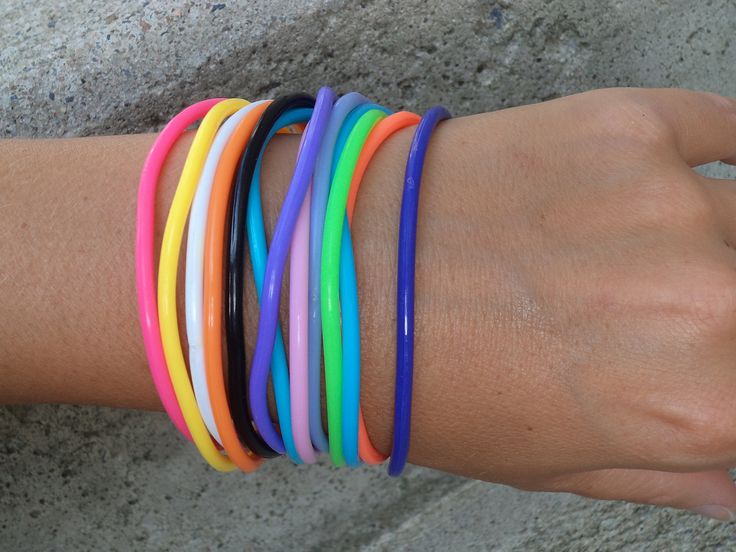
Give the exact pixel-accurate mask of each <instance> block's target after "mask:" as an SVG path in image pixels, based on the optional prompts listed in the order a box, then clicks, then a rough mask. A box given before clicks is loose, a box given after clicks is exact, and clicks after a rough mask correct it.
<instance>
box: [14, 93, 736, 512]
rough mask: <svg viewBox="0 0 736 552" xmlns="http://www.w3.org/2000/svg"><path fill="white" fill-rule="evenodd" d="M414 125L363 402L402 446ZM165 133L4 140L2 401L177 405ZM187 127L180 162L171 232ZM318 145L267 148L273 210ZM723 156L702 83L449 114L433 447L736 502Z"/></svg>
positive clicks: (434, 242)
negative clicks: (400, 401)
mask: <svg viewBox="0 0 736 552" xmlns="http://www.w3.org/2000/svg"><path fill="white" fill-rule="evenodd" d="M411 134H412V131H411V129H409V130H407V131H404V132H401V133H399V134H398V135H396V136H395V137H393V138H392V139H390V141H389V142H388V143H387V144H386V145H385V146H384V147H383V148H382V149H381V151H380V152H379V153H378V154H377V156H376V158H375V160H374V161H373V163H372V165H371V167H370V168H369V170H368V173H367V174H366V179H365V181H364V183H363V186H362V187H361V191H360V196H359V199H358V207H357V210H356V216H355V222H354V231H353V238H354V241H355V248H356V256H357V258H356V263H357V267H358V279H359V285H360V299H361V305H360V306H361V319H362V329H363V341H362V349H363V357H362V359H363V370H362V403H363V408H364V412H365V416H366V422H367V425H368V429H369V432H370V434H371V436H372V438H373V439H374V441H375V442H376V444H377V445H378V447H379V448H380V449H382V450H384V451H386V450H388V448H389V443H390V437H391V420H392V411H393V406H392V404H393V403H392V401H393V369H394V368H393V367H394V362H395V359H394V354H395V345H394V341H395V335H394V331H395V330H394V316H395V312H394V311H395V271H396V268H395V267H396V240H397V231H398V220H399V207H400V201H401V190H402V176H403V170H404V164H405V161H406V155H407V150H408V144H409V142H410V140H411ZM152 140H153V136H152V135H138V136H121V137H105V138H85V139H70V140H54V141H45V140H39V141H6V142H0V167H2V192H3V197H2V200H0V236H2V238H3V240H2V242H0V312H2V313H3V314H4V316H3V318H2V319H1V320H0V343H2V348H3V354H2V357H1V358H2V359H1V360H0V372H1V375H2V381H3V384H2V386H1V387H0V402H4V403H13V402H15V403H18V402H25V403H29V402H70V403H91V404H102V405H111V406H121V407H131V408H150V409H155V408H159V403H158V399H157V397H156V395H155V390H154V388H153V385H152V383H151V380H150V377H149V374H148V370H147V367H146V361H145V356H144V353H143V347H142V341H141V337H140V332H139V328H138V324H137V314H136V301H135V288H134V258H133V247H134V227H135V220H134V217H135V202H136V191H137V189H136V188H137V180H138V174H139V170H140V167H141V164H142V162H143V159H144V157H145V155H146V152H147V150H148V148H149V146H150V144H151V142H152ZM187 145H188V141H187V139H184V140H182V141H181V143H180V144H179V145H178V146H177V148H176V150H175V153H174V155H173V156H172V158H171V160H170V162H169V164H168V166H167V167H166V170H165V175H164V181H163V184H162V188H161V193H160V195H159V201H158V213H159V217H158V227H159V231H160V230H161V229H162V227H163V221H164V217H165V214H166V209H167V207H168V205H169V202H170V199H171V196H172V193H173V188H174V186H175V182H176V180H177V176H178V171H179V169H180V168H181V165H182V163H183V158H184V156H185V154H186V150H187ZM297 146H298V139H296V138H294V137H288V136H286V137H280V138H278V139H277V140H275V141H274V144H273V146H271V147H270V148H269V151H268V153H267V154H266V162H265V167H264V179H263V182H264V186H263V199H264V209H265V215H266V224H267V226H268V227H269V228H271V229H272V228H273V227H274V225H275V219H276V216H277V213H278V208H279V205H280V203H281V201H282V199H283V196H284V193H285V190H286V187H287V185H288V181H289V177H290V171H291V169H292V166H293V161H294V157H295V154H296V148H297ZM718 159H721V160H734V159H736V103H735V102H734V101H733V100H730V99H726V98H722V97H718V96H715V95H709V94H703V93H694V92H687V91H678V90H623V89H619V90H606V91H598V92H593V93H587V94H582V95H578V96H572V97H568V98H563V99H560V100H555V101H552V102H547V103H544V104H538V105H533V106H527V107H522V108H516V109H509V110H504V111H500V112H497V113H492V114H484V115H477V116H472V117H465V118H459V119H455V120H451V121H448V122H446V123H443V124H442V125H441V126H440V128H439V129H438V131H437V132H436V134H435V135H434V136H433V139H432V144H431V147H430V150H429V155H428V159H427V163H426V165H425V178H424V182H423V185H422V197H421V209H420V226H419V242H418V252H417V305H416V309H417V311H416V315H417V344H416V364H415V366H416V368H415V389H414V408H413V424H412V442H411V453H410V458H411V460H412V461H413V462H415V463H418V464H422V465H426V466H431V467H435V468H439V469H443V470H447V471H452V472H455V473H461V474H464V475H468V476H471V477H477V478H482V479H487V480H490V481H497V482H502V483H507V484H511V485H515V486H518V487H522V488H528V489H538V490H543V489H547V490H568V491H572V492H577V493H580V494H586V495H588V496H595V497H600V498H620V499H626V500H633V501H639V502H649V503H657V504H669V505H674V506H677V507H686V508H701V510H702V507H703V506H704V505H716V506H713V507H710V508H709V509H707V511H706V510H703V511H704V512H705V513H709V514H711V515H717V516H720V517H727V516H728V515H730V514H729V513H728V512H729V511H736V489H735V488H734V486H733V484H732V483H731V480H730V478H729V477H728V473H727V471H725V470H726V469H727V468H728V467H730V466H733V465H734V464H736V406H734V403H733V400H732V397H733V396H734V393H735V392H736V372H734V369H733V366H734V364H733V359H734V358H736V357H735V354H736V339H734V337H735V336H736V252H735V251H734V245H736V223H734V220H736V216H735V215H736V184H734V183H733V182H730V181H729V182H725V181H724V182H716V181H713V180H710V179H707V178H705V177H702V176H699V175H698V174H696V173H695V172H693V171H692V170H691V169H690V167H691V166H695V165H698V164H702V163H706V162H709V161H713V160H718ZM158 239H159V240H160V235H159V237H158ZM181 264H183V263H181ZM182 287H183V286H180V289H181V288H182ZM249 291H250V292H249V293H246V297H247V301H248V303H247V313H250V315H249V316H247V317H246V320H247V321H248V323H249V327H248V328H247V333H248V335H247V342H248V343H251V344H252V343H253V342H254V337H255V321H256V317H255V315H254V314H253V313H256V312H257V310H256V305H255V302H254V296H255V294H254V293H253V291H252V290H249ZM282 304H284V302H283V301H282ZM251 352H252V348H251ZM717 507H725V508H726V510H719V509H717ZM724 512H725V513H724Z"/></svg>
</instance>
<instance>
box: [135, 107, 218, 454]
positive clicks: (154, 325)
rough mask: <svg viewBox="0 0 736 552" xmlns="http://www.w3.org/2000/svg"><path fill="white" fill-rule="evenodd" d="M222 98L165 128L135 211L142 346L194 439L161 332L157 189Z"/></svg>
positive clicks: (177, 418)
mask: <svg viewBox="0 0 736 552" xmlns="http://www.w3.org/2000/svg"><path fill="white" fill-rule="evenodd" d="M221 101H222V98H213V99H210V100H204V101H201V102H198V103H196V104H194V105H191V106H189V107H187V108H186V109H184V110H183V111H182V112H181V113H179V114H178V115H176V117H174V118H173V119H171V121H170V122H169V123H168V124H167V125H166V127H164V129H163V130H162V131H161V133H160V134H159V135H158V137H157V138H156V140H155V141H154V143H153V145H152V146H151V149H150V151H149V153H148V156H147V157H146V161H145V163H144V164H143V169H142V170H141V177H140V183H139V186H138V206H137V212H136V236H135V277H136V291H137V297H138V313H139V319H140V324H141V331H142V333H143V345H144V347H145V351H146V357H147V359H148V367H149V370H150V372H151V378H152V379H153V384H154V386H155V387H156V391H157V393H158V396H159V399H160V400H161V403H162V405H163V407H164V410H166V413H167V414H168V416H169V418H170V419H171V422H172V423H173V424H174V426H176V428H177V429H178V430H179V431H180V432H181V433H182V434H183V435H184V436H185V437H186V438H187V439H190V440H191V439H192V436H191V433H190V432H189V428H188V427H187V425H186V422H185V421H184V415H183V414H182V412H181V408H180V407H179V403H178V401H177V399H176V395H175V393H174V387H173V386H172V383H171V377H170V376H169V371H168V368H167V367H166V358H165V357H164V350H163V345H162V343H161V330H160V325H159V319H158V304H157V300H156V283H155V282H156V280H155V264H154V259H153V257H154V247H153V241H154V235H155V214H156V213H155V210H156V188H157V186H158V180H159V177H160V176H161V169H162V168H163V165H164V163H165V162H166V158H167V157H168V154H169V152H170V151H171V148H172V147H173V146H174V144H175V143H176V141H177V139H178V138H179V137H180V136H181V135H182V134H184V132H185V131H186V130H187V128H188V127H189V126H191V125H192V124H194V123H195V122H197V121H198V120H199V119H201V118H202V117H204V116H205V115H206V114H207V112H208V111H209V110H210V109H211V108H212V107H213V106H215V105H216V104H217V103H219V102H221Z"/></svg>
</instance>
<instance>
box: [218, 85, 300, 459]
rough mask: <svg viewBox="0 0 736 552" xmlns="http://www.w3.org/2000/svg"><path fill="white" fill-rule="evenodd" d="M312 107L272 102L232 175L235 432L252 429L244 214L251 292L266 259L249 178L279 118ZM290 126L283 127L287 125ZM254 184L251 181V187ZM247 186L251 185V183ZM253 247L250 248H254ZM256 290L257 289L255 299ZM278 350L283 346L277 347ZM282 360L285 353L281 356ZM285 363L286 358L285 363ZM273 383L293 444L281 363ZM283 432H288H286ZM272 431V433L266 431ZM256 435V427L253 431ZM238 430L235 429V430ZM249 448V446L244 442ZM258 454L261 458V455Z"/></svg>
mask: <svg viewBox="0 0 736 552" xmlns="http://www.w3.org/2000/svg"><path fill="white" fill-rule="evenodd" d="M313 106H314V99H313V98H311V97H310V96H307V95H304V94H295V95H291V96H285V97H282V98H280V99H278V100H275V101H274V102H273V103H272V104H271V105H269V106H268V108H266V110H265V111H264V112H263V115H262V116H261V120H260V121H259V123H258V126H257V127H256V130H255V132H254V133H253V136H252V137H251V140H250V142H249V143H248V147H247V148H246V150H245V152H244V153H243V156H242V158H241V161H240V165H239V167H238V172H237V176H236V179H235V187H234V189H233V194H232V208H231V213H230V215H231V216H230V221H229V224H228V227H229V239H228V243H229V251H228V259H227V273H228V276H227V279H226V297H227V298H228V301H227V310H226V313H225V314H226V316H225V322H226V330H227V331H226V337H227V347H228V358H229V361H230V370H229V372H228V374H229V376H230V389H231V390H232V391H233V392H231V393H230V395H229V396H230V397H231V398H234V399H235V402H231V405H230V408H231V410H233V415H234V416H235V419H236V427H238V428H240V427H242V426H244V425H248V426H251V425H252V422H251V415H252V412H251V409H250V408H249V406H248V403H249V398H250V397H249V389H248V387H249V385H248V381H247V378H246V375H245V344H244V340H243V330H244V328H243V326H244V324H243V292H244V269H245V266H244V261H245V259H244V257H245V242H246V240H245V230H246V210H247V212H248V214H249V216H248V219H249V220H248V221H247V226H248V237H249V242H250V250H251V261H252V263H253V273H254V276H255V279H256V287H257V288H258V280H259V277H260V272H261V270H259V268H260V266H259V265H258V263H259V261H261V258H262V257H265V256H266V255H267V252H266V251H265V229H264V228H263V215H262V209H261V201H260V190H259V188H260V185H257V184H259V183H258V181H257V179H255V178H254V174H255V173H256V168H257V167H259V166H260V162H259V161H260V159H261V157H262V155H263V151H264V149H265V146H266V143H267V141H268V139H269V137H270V136H272V135H273V132H272V131H274V125H275V124H276V122H277V121H278V119H279V118H280V116H281V115H282V114H285V113H287V112H288V111H290V110H296V109H299V108H306V109H311V108H312V107H313ZM293 122H294V121H290V122H289V123H288V124H292V123H293ZM252 181H253V182H252ZM251 182H252V183H251ZM251 212H256V214H257V215H259V216H260V222H261V224H260V231H261V234H262V236H260V237H262V239H263V243H262V244H261V245H262V247H260V249H259V248H258V247H257V246H258V245H259V244H254V242H253V240H250V235H251V233H252V229H251V228H252V225H251V221H250V219H251V218H252V217H251V216H250V214H251ZM254 245H255V247H254ZM261 291H262V290H260V289H259V290H258V295H259V300H260V296H261ZM281 350H282V351H283V344H282V347H281ZM284 357H285V354H284ZM284 360H285V358H284ZM272 378H273V386H274V394H275V396H276V408H277V411H278V414H279V421H280V422H281V424H282V428H281V429H282V433H283V434H284V435H285V437H286V439H287V442H288V443H289V444H292V445H293V436H292V434H291V405H290V400H289V375H288V368H287V367H286V363H285V362H284V363H283V365H282V364H280V363H278V364H277V363H273V366H272ZM287 428H288V431H286V429H287ZM271 429H272V428H271ZM258 430H259V432H260V428H258ZM239 431H240V429H239ZM249 446H250V443H249ZM256 446H258V447H259V449H260V450H259V451H257V452H258V454H260V455H261V456H265V455H269V456H273V455H274V453H276V454H283V452H284V451H285V448H284V447H282V448H281V449H274V448H273V447H270V446H269V445H268V444H267V443H266V442H265V440H264V439H263V438H262V436H261V435H259V436H258V442H257V445H256ZM261 450H262V451H263V453H262V452H261ZM289 453H290V456H291V457H292V459H294V460H298V454H297V453H296V448H295V447H294V448H292V450H290V451H289Z"/></svg>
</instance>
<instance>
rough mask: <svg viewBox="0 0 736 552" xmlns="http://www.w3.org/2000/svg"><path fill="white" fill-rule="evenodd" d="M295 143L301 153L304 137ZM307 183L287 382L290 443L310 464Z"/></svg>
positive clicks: (298, 228)
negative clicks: (292, 437) (291, 437)
mask: <svg viewBox="0 0 736 552" xmlns="http://www.w3.org/2000/svg"><path fill="white" fill-rule="evenodd" d="M305 136H306V135H305V134H303V135H302V140H301V142H300V143H299V153H298V154H297V157H298V156H299V155H301V151H302V147H304V137H305ZM310 195H311V184H310V188H309V189H308V190H307V193H306V195H305V196H304V202H303V203H302V207H301V209H300V210H299V216H298V217H297V219H296V225H295V226H294V236H293V237H292V239H291V249H290V258H289V384H290V387H289V389H290V391H291V427H292V429H293V431H294V443H295V445H296V450H297V452H298V453H299V456H300V457H301V459H302V461H303V462H304V463H305V464H313V463H314V462H316V461H317V457H318V456H319V450H317V449H315V448H314V446H313V445H312V440H311V438H310V435H309V390H308V387H309V374H308V338H309V335H308V333H309V330H308V327H307V326H308V324H307V318H308V315H307V311H308V308H309V292H308V289H307V273H308V271H309V211H310V199H311V198H310Z"/></svg>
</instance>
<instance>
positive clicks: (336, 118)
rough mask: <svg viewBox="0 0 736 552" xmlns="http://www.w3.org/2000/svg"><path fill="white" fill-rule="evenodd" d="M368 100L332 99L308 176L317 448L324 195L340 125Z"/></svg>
mask: <svg viewBox="0 0 736 552" xmlns="http://www.w3.org/2000/svg"><path fill="white" fill-rule="evenodd" d="M366 103H368V99H367V98H366V97H365V96H363V95H362V94H358V93H357V92H351V93H349V94H346V95H344V96H342V97H341V98H340V99H339V100H337V101H336V102H335V105H334V107H333V108H332V113H331V114H330V120H329V122H328V124H327V129H326V130H325V135H324V138H323V139H322V145H321V147H320V151H319V154H318V155H317V165H316V166H315V169H314V177H313V179H312V194H311V205H310V210H309V274H308V280H309V314H308V316H309V327H308V332H307V333H308V357H309V358H308V363H309V366H308V372H309V434H310V437H311V438H312V444H313V445H314V447H316V448H317V449H318V450H320V451H322V452H327V451H328V450H329V448H330V447H329V443H328V439H327V435H326V434H325V431H324V428H323V427H322V389H321V383H322V378H321V375H322V304H321V299H320V297H321V292H320V278H321V274H320V272H321V269H322V235H323V230H324V224H325V210H326V209H327V198H328V196H329V193H330V184H331V183H332V172H333V170H332V169H333V157H334V156H335V145H336V142H337V138H338V134H339V132H340V128H341V127H342V125H343V123H344V122H345V119H346V118H347V116H348V115H349V114H350V112H351V111H353V109H355V108H356V107H358V106H359V105H362V104H366Z"/></svg>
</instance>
